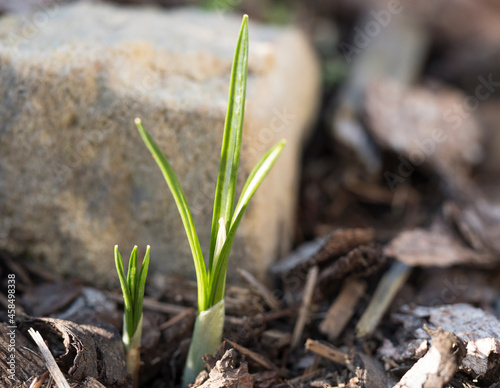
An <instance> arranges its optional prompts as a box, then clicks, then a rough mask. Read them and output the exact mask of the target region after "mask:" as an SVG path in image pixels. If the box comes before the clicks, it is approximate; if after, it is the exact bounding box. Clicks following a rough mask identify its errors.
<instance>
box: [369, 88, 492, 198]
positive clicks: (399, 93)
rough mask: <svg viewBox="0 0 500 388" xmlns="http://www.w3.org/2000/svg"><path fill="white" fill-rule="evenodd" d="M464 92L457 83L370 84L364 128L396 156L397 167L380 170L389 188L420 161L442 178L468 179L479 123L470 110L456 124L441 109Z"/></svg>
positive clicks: (476, 157)
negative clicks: (447, 85)
mask: <svg viewBox="0 0 500 388" xmlns="http://www.w3.org/2000/svg"><path fill="white" fill-rule="evenodd" d="M466 97H467V96H465V95H464V94H463V93H462V92H460V91H459V90H458V89H452V88H448V89H444V88H441V89H438V90H436V89H430V88H426V87H421V86H419V87H414V86H413V87H408V86H407V85H403V84H401V83H398V82H397V81H394V80H393V79H389V78H386V79H379V80H377V81H376V82H373V83H372V84H371V85H370V87H369V88H368V91H367V95H366V111H367V119H368V123H369V125H368V127H367V128H368V129H369V131H370V132H371V133H372V135H373V136H374V138H375V139H376V140H377V141H378V143H379V144H381V145H382V146H383V147H385V148H387V149H389V150H391V151H393V152H395V153H396V154H397V155H398V158H399V159H398V161H399V164H398V167H397V168H395V169H394V170H392V171H391V170H388V171H385V172H384V177H385V179H386V180H387V183H388V185H389V187H390V188H391V190H392V191H395V189H396V188H397V187H398V186H397V185H398V184H399V183H400V182H402V181H405V180H406V179H407V178H408V177H409V176H410V175H411V174H412V172H413V171H414V170H415V169H416V167H418V166H420V165H422V164H424V163H425V164H426V165H427V166H430V167H431V168H432V169H433V170H434V171H436V172H437V173H438V174H440V175H441V176H442V177H443V179H444V180H445V181H450V182H456V181H458V182H460V181H465V180H467V179H468V173H469V171H470V170H471V167H472V166H473V165H476V164H477V163H478V162H480V161H481V159H482V152H483V150H482V145H481V138H482V131H481V127H480V125H479V123H478V120H477V118H476V117H475V116H474V115H468V116H466V117H461V121H460V123H459V125H457V124H456V122H455V120H449V119H448V118H447V117H446V115H443V112H447V111H450V110H453V109H455V108H456V107H457V106H460V105H461V104H463V102H464V100H465V99H466Z"/></svg>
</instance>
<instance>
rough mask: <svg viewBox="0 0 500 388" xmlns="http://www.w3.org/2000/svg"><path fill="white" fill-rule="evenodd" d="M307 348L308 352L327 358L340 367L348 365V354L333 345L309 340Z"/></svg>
mask: <svg viewBox="0 0 500 388" xmlns="http://www.w3.org/2000/svg"><path fill="white" fill-rule="evenodd" d="M305 347H306V350H309V351H311V352H313V353H316V354H317V355H319V356H321V357H324V358H327V359H329V360H331V361H333V362H335V363H337V364H339V365H346V357H347V354H346V353H344V352H343V351H341V350H340V349H338V348H336V347H334V346H333V345H330V344H327V343H324V342H320V341H315V340H313V339H311V338H308V339H307V341H306V346H305Z"/></svg>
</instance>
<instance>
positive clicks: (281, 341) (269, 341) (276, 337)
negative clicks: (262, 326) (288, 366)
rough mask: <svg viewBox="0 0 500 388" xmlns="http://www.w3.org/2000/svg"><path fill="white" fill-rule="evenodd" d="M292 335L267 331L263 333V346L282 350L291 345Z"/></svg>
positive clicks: (273, 330) (279, 331) (274, 330)
mask: <svg viewBox="0 0 500 388" xmlns="http://www.w3.org/2000/svg"><path fill="white" fill-rule="evenodd" d="M291 340H292V335H291V334H290V333H288V332H284V331H281V330H277V329H271V330H266V331H265V332H263V333H262V344H263V345H265V346H267V347H269V348H273V349H280V348H282V347H284V346H287V345H289V344H290V342H291Z"/></svg>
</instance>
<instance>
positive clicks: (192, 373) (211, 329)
mask: <svg viewBox="0 0 500 388" xmlns="http://www.w3.org/2000/svg"><path fill="white" fill-rule="evenodd" d="M224 312H225V309H224V299H223V300H221V301H220V302H219V303H217V304H216V305H215V306H212V307H211V308H209V309H208V310H205V311H202V312H201V313H200V314H199V315H198V316H197V317H196V322H195V323H194V331H193V338H192V339H191V346H190V347H189V353H188V356H187V360H186V366H185V367H184V375H183V378H182V386H183V387H187V386H188V384H191V383H193V382H194V380H195V379H196V377H197V376H198V374H199V373H200V372H201V371H202V369H203V360H202V359H201V356H203V355H204V354H214V353H215V351H216V350H217V348H218V347H219V346H220V342H221V338H222V330H223V329H224Z"/></svg>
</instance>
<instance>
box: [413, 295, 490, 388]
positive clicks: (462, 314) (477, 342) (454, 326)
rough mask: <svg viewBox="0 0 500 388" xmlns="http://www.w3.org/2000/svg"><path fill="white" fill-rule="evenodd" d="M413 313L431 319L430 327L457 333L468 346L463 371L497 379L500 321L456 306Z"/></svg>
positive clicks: (478, 376)
mask: <svg viewBox="0 0 500 388" xmlns="http://www.w3.org/2000/svg"><path fill="white" fill-rule="evenodd" d="M411 313H412V314H414V315H417V316H419V317H426V316H427V317H429V324H430V325H432V326H433V327H434V328H442V329H443V330H445V331H447V332H451V333H454V334H455V335H457V336H458V337H459V338H460V339H462V340H463V341H464V342H466V343H467V355H466V356H465V358H464V359H463V361H462V369H463V370H465V371H467V372H468V373H469V374H471V375H472V376H473V377H474V378H482V379H488V378H495V377H498V372H499V368H500V367H499V365H498V364H497V362H496V361H495V359H499V358H500V321H499V320H498V318H496V317H495V316H493V315H492V314H489V313H487V312H485V311H483V310H481V309H479V308H475V307H472V306H470V305H468V304H464V303H457V304H452V305H444V306H438V307H416V308H414V309H412V310H411Z"/></svg>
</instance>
